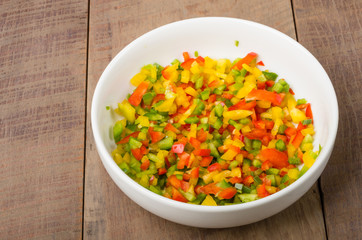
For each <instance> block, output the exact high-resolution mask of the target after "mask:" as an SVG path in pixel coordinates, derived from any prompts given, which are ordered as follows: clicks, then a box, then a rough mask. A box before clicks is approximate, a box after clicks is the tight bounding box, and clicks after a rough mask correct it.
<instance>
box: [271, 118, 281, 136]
mask: <svg viewBox="0 0 362 240" xmlns="http://www.w3.org/2000/svg"><path fill="white" fill-rule="evenodd" d="M282 124H283V121H282V120H280V118H278V119H277V120H275V122H274V126H273V129H272V130H271V134H272V135H273V136H275V135H277V133H278V130H279V127H280V126H281V125H282Z"/></svg>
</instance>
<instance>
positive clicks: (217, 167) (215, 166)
mask: <svg viewBox="0 0 362 240" xmlns="http://www.w3.org/2000/svg"><path fill="white" fill-rule="evenodd" d="M207 171H209V172H213V171H221V165H220V163H214V164H211V165H210V166H209V167H208V168H207Z"/></svg>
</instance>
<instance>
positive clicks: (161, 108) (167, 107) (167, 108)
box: [155, 98, 175, 112]
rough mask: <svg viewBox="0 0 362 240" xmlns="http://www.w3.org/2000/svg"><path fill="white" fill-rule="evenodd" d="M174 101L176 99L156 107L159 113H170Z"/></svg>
mask: <svg viewBox="0 0 362 240" xmlns="http://www.w3.org/2000/svg"><path fill="white" fill-rule="evenodd" d="M174 100H175V98H170V99H167V100H165V101H164V102H163V103H161V105H159V106H157V107H155V109H156V110H157V111H159V112H168V111H170V109H171V107H172V104H173V101H174Z"/></svg>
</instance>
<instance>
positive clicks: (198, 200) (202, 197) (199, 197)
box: [190, 193, 207, 205]
mask: <svg viewBox="0 0 362 240" xmlns="http://www.w3.org/2000/svg"><path fill="white" fill-rule="evenodd" d="M206 196H207V195H206V194H205V193H200V194H199V195H197V196H196V199H195V200H193V201H191V202H190V203H192V204H197V205H200V204H201V203H202V202H203V201H204V200H205V198H206Z"/></svg>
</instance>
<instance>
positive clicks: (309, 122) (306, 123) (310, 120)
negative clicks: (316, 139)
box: [302, 119, 312, 125]
mask: <svg viewBox="0 0 362 240" xmlns="http://www.w3.org/2000/svg"><path fill="white" fill-rule="evenodd" d="M311 123H312V119H306V120H303V121H302V124H303V125H308V124H311Z"/></svg>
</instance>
